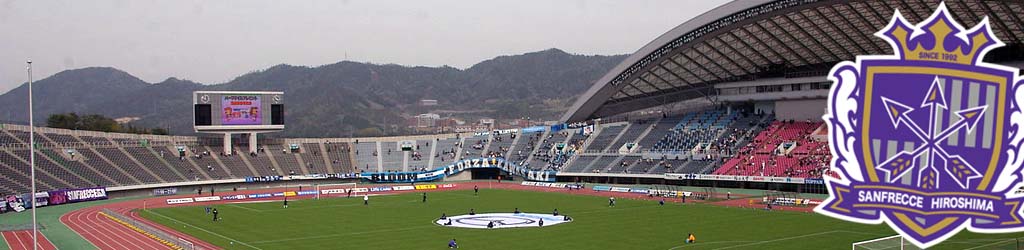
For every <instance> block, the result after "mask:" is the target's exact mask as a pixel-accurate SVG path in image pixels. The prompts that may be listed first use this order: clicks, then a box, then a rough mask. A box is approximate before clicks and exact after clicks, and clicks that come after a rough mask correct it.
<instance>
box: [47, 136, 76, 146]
mask: <svg viewBox="0 0 1024 250" xmlns="http://www.w3.org/2000/svg"><path fill="white" fill-rule="evenodd" d="M45 136H46V137H49V138H50V140H53V142H56V143H57V144H73V143H79V141H78V139H75V137H74V136H71V135H65V134H54V133H46V134H45Z"/></svg>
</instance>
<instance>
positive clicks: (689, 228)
mask: <svg viewBox="0 0 1024 250" xmlns="http://www.w3.org/2000/svg"><path fill="white" fill-rule="evenodd" d="M428 196H429V201H428V202H427V203H422V202H421V197H420V194H418V193H413V194H404V195H389V196H377V197H371V198H370V205H369V206H364V205H363V204H362V199H361V198H350V199H349V198H333V199H323V200H301V201H290V202H289V205H290V208H287V209H286V208H282V206H281V202H271V203H245V204H227V205H217V206H216V207H217V208H218V210H220V212H221V213H220V214H221V216H222V217H223V220H222V221H220V222H216V223H214V222H211V221H210V217H209V216H207V215H206V214H205V212H204V211H203V208H202V207H174V208H160V209H152V210H149V211H143V212H141V214H142V216H144V217H145V218H148V219H150V220H153V221H156V222H158V223H161V224H164V225H167V226H170V227H172V228H176V229H178V230H179V231H182V232H185V233H188V234H191V235H194V236H196V237H198V238H201V239H203V240H206V241H208V242H210V243H213V244H216V245H218V246H222V247H225V248H227V249H265V250H270V249H446V248H447V246H446V244H447V242H448V240H450V239H452V238H456V239H458V242H459V245H460V247H461V248H463V249H659V250H664V249H850V244H851V243H852V242H857V241H863V240H869V239H875V238H880V237H885V236H891V235H894V234H895V233H894V232H893V231H892V230H890V229H889V228H888V227H887V226H884V225H861V224H854V223H847V222H842V221H839V220H836V219H832V218H828V217H825V216H821V215H816V214H812V213H797V212H781V211H773V212H766V211H760V210H752V209H743V208H731V207H721V206H713V205H701V204H686V205H680V204H678V203H673V204H670V205H666V206H658V204H657V203H656V202H651V201H636V200H620V201H619V202H618V205H617V206H615V207H608V206H607V199H606V198H602V197H594V196H580V195H570V194H563V193H539V192H528V191H513V190H482V191H481V195H480V196H474V195H473V194H472V190H468V191H446V192H433V193H429V194H428ZM516 207H518V208H519V209H520V210H523V211H524V212H533V213H549V212H551V211H552V209H555V208H558V210H559V211H561V212H562V213H563V214H568V215H570V216H572V217H573V218H574V219H575V221H573V222H571V223H566V224H561V225H555V226H550V227H543V228H508V229H491V230H485V229H465V228H448V227H442V226H438V225H435V224H433V221H434V220H435V219H436V218H437V217H439V216H440V215H441V213H447V214H448V215H449V216H451V215H460V214H466V213H468V210H469V209H470V208H475V209H476V211H477V212H478V213H486V212H511V211H512V210H513V209H514V208H516ZM688 232H692V233H694V234H695V235H696V236H697V239H698V243H696V244H684V243H683V238H684V237H685V236H686V234H687V233H688ZM1019 237H1024V234H1003V235H980V234H972V233H966V232H962V233H960V234H959V235H957V236H956V237H954V238H953V239H951V240H949V241H947V242H946V243H943V244H942V245H939V246H937V247H936V249H966V248H972V247H978V248H976V249H1014V247H1016V245H1015V243H1012V241H1013V240H1012V239H1013V238H1019ZM1000 239H1004V241H1005V239H1011V240H1009V241H1011V243H1009V244H1004V243H998V242H1000ZM231 242H234V244H231ZM897 249H898V248H897Z"/></svg>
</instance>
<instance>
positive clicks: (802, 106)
mask: <svg viewBox="0 0 1024 250" xmlns="http://www.w3.org/2000/svg"><path fill="white" fill-rule="evenodd" d="M826 107H827V106H826V100H825V99H811V100H785V101H776V102H775V119H777V120H796V121H805V120H811V121H821V115H823V114H825V109H826Z"/></svg>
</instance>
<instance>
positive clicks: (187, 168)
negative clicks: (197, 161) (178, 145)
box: [154, 147, 206, 181]
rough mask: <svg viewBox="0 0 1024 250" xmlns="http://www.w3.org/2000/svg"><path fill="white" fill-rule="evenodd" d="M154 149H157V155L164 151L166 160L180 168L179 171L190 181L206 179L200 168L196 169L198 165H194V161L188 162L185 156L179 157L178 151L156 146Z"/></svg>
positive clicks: (177, 168) (175, 167) (174, 166)
mask: <svg viewBox="0 0 1024 250" xmlns="http://www.w3.org/2000/svg"><path fill="white" fill-rule="evenodd" d="M154 150H156V151H157V155H160V152H164V154H163V155H162V156H163V158H164V160H166V161H167V163H170V164H171V167H173V168H174V169H176V170H178V172H179V173H181V174H182V175H184V176H185V178H186V179H188V180H189V181H197V180H206V178H205V177H203V175H202V174H200V173H199V172H197V171H198V170H197V169H196V166H194V165H192V163H190V162H188V160H186V159H185V158H182V157H178V151H176V150H168V149H167V148H165V147H161V148H155V149H154Z"/></svg>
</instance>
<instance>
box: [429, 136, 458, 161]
mask: <svg viewBox="0 0 1024 250" xmlns="http://www.w3.org/2000/svg"><path fill="white" fill-rule="evenodd" d="M434 143H436V144H437V145H436V146H434V147H435V148H434V155H433V156H431V157H434V168H437V167H441V166H446V165H448V164H451V163H453V162H455V161H454V160H453V159H454V158H455V152H456V151H458V147H456V144H458V143H459V140H458V139H455V138H449V139H442V140H434Z"/></svg>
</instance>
